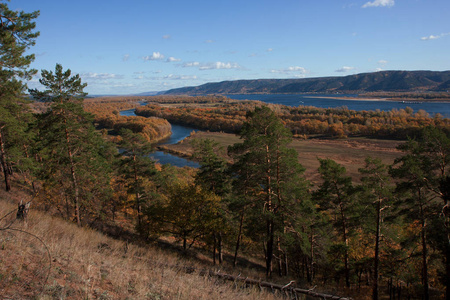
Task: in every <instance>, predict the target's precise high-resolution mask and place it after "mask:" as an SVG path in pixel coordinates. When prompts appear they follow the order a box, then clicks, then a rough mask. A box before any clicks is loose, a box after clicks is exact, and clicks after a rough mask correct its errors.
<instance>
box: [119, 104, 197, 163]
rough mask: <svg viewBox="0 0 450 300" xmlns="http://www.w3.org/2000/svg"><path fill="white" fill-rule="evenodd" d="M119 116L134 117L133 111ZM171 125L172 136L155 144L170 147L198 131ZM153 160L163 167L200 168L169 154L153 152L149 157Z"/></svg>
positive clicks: (130, 110) (189, 161)
mask: <svg viewBox="0 0 450 300" xmlns="http://www.w3.org/2000/svg"><path fill="white" fill-rule="evenodd" d="M120 115H121V116H136V114H135V113H134V109H129V110H122V111H121V112H120ZM171 125H172V135H171V136H170V137H168V138H167V139H165V140H163V141H161V142H159V143H157V144H156V146H158V145H170V144H176V143H178V142H179V141H181V140H184V139H185V138H187V137H188V136H189V135H190V134H191V132H192V131H198V130H197V129H193V128H189V127H185V126H180V125H174V124H171ZM149 156H150V157H151V158H152V159H153V160H155V161H157V162H159V163H161V164H163V165H165V164H171V165H173V166H177V167H184V166H187V167H192V168H198V167H200V165H199V163H198V162H195V161H192V160H188V159H185V158H183V157H178V156H175V155H172V154H170V153H164V152H163V151H155V152H153V153H151V154H150V155H149Z"/></svg>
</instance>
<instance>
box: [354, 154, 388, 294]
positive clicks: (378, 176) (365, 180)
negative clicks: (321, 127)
mask: <svg viewBox="0 0 450 300" xmlns="http://www.w3.org/2000/svg"><path fill="white" fill-rule="evenodd" d="M359 172H360V173H361V174H362V175H363V176H362V178H361V181H362V185H361V187H362V193H361V196H362V197H363V198H364V202H365V203H366V204H367V206H368V207H370V208H371V209H370V212H371V213H370V214H369V216H368V217H369V218H370V217H372V215H373V213H372V212H373V211H374V212H375V214H374V215H375V222H373V220H370V221H369V220H367V219H366V223H369V227H372V226H373V224H375V248H374V263H373V291H372V299H374V300H378V299H379V277H380V276H379V273H380V271H379V270H380V251H381V245H380V243H381V236H382V233H381V229H382V220H383V217H382V212H383V210H385V209H386V208H387V206H388V205H389V204H390V201H391V200H392V192H393V186H392V185H391V184H390V176H389V174H388V168H387V167H386V165H384V164H383V163H382V162H381V160H380V159H378V158H375V159H373V158H371V157H367V158H366V159H365V166H364V168H361V169H359ZM371 225H372V226H371Z"/></svg>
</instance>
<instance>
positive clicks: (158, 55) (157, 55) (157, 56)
mask: <svg viewBox="0 0 450 300" xmlns="http://www.w3.org/2000/svg"><path fill="white" fill-rule="evenodd" d="M142 59H143V60H163V59H164V55H163V54H161V53H159V52H153V53H152V55H147V56H144V57H143V58H142Z"/></svg>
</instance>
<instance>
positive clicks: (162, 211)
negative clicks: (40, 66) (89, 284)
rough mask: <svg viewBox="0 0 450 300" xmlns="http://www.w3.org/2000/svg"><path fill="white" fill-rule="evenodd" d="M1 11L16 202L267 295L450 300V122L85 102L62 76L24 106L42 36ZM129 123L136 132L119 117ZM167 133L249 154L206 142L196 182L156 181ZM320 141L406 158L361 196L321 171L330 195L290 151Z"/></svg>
mask: <svg viewBox="0 0 450 300" xmlns="http://www.w3.org/2000/svg"><path fill="white" fill-rule="evenodd" d="M0 5H1V8H2V12H3V14H5V15H6V17H4V16H2V18H4V19H2V20H5V21H4V22H2V25H1V26H2V30H4V31H2V32H7V33H8V35H7V36H6V37H4V36H0V38H1V39H2V48H4V49H6V51H7V54H3V53H4V52H2V54H1V55H2V56H1V60H2V62H4V64H3V65H2V67H1V70H0V71H1V73H0V80H1V84H0V102H1V106H0V166H1V168H0V171H1V174H2V175H1V178H2V180H3V187H2V188H3V189H4V190H5V192H6V193H12V191H14V190H16V189H21V190H24V191H27V192H28V193H29V195H30V198H32V199H33V209H38V210H42V211H45V212H46V213H48V214H50V215H53V216H57V217H58V218H61V219H63V220H66V221H67V222H72V223H75V224H77V225H78V226H79V227H88V228H92V229H96V230H100V231H104V232H106V233H109V234H111V235H113V234H116V235H119V236H118V237H119V238H120V234H121V233H122V234H124V233H132V234H133V235H132V236H133V237H134V238H135V239H136V240H135V241H132V242H139V243H144V244H151V243H155V241H158V240H168V241H170V242H171V243H173V244H174V245H178V246H179V247H180V249H181V252H182V253H188V252H190V251H191V252H192V251H193V252H199V253H200V252H202V253H209V254H208V255H209V257H210V264H211V266H215V265H220V266H223V268H228V269H230V270H245V269H242V267H243V266H242V265H241V264H242V262H243V261H245V260H247V261H253V262H254V264H255V265H258V266H260V268H261V269H263V270H264V271H263V273H262V274H263V275H262V276H265V278H267V279H270V280H279V281H281V280H285V281H286V280H295V281H297V282H298V284H299V285H300V286H304V287H314V286H317V289H318V290H320V289H321V287H327V288H329V287H333V288H336V290H338V291H339V292H342V293H345V294H351V295H355V296H354V297H355V298H356V299H364V297H366V298H367V297H369V298H372V299H387V298H390V299H399V298H401V299H403V298H405V299H406V298H408V299H409V298H411V299H414V298H415V299H420V298H421V299H433V298H434V299H442V298H444V297H445V298H446V299H450V208H449V207H450V175H449V171H450V131H449V126H450V121H449V120H448V119H445V118H443V117H441V116H439V115H436V116H433V117H430V116H428V114H427V113H426V112H424V111H418V112H416V113H414V112H413V111H412V110H408V109H406V110H398V111H397V110H393V111H389V112H384V111H351V110H348V109H346V108H339V109H321V108H314V107H303V106H299V107H286V106H280V105H263V104H262V103H260V102H255V101H231V100H229V99H227V98H225V97H222V96H204V97H193V98H189V99H188V100H186V99H185V98H186V97H184V98H183V97H166V96H164V97H148V98H145V99H144V98H143V97H136V98H134V97H121V98H104V99H86V100H85V98H86V96H87V95H86V93H85V92H84V88H85V87H86V84H85V83H83V82H82V80H81V78H80V76H79V75H78V74H75V75H74V74H72V73H71V71H70V69H66V70H65V69H64V68H63V67H62V65H60V64H56V66H55V69H54V70H42V71H41V79H40V83H41V84H42V86H43V87H44V89H43V90H38V89H31V90H28V93H29V94H26V92H27V89H26V86H25V85H24V83H23V82H22V81H21V80H26V79H29V78H31V77H30V76H31V75H33V74H34V73H36V71H35V70H29V69H28V66H29V64H30V63H31V61H33V59H34V55H25V54H24V53H25V50H26V49H28V48H29V47H31V46H32V45H33V44H34V41H35V39H36V37H37V36H38V33H37V32H35V31H34V28H35V24H34V22H33V20H34V19H35V18H36V17H37V15H38V13H31V14H26V13H20V14H19V13H18V12H13V11H10V10H8V8H7V6H6V5H5V4H3V3H2V4H0ZM8 16H9V17H8ZM11 16H13V17H14V18H12V17H11ZM15 18H16V19H18V20H20V22H17V23H16V25H17V26H12V25H11V26H10V27H8V25H7V24H8V22H10V21H11V20H13V19H15ZM8 20H9V21H8ZM5 24H6V25H5ZM19 25H20V26H19ZM4 26H7V27H4ZM5 28H6V29H5ZM25 95H26V96H25ZM28 96H29V97H28ZM141 101H147V102H148V103H149V104H148V105H146V106H140V103H139V102H141ZM132 108H136V113H137V114H138V115H139V117H121V116H120V113H119V112H120V111H121V110H125V109H132ZM169 122H173V123H179V124H185V125H190V126H193V127H195V128H199V129H207V130H211V131H224V132H232V133H236V134H238V135H239V137H240V142H238V143H236V144H234V145H231V146H230V147H228V148H227V149H224V148H222V147H220V145H219V144H218V143H217V142H215V141H213V140H211V139H204V140H197V141H196V143H195V153H194V156H195V158H196V159H197V160H198V161H199V162H200V165H201V166H200V168H198V169H193V168H187V167H185V168H177V167H173V166H170V165H159V164H157V163H155V162H154V161H152V160H151V159H150V158H149V157H148V155H149V154H150V153H151V152H152V151H153V150H154V149H153V144H154V143H155V142H156V141H158V140H159V139H161V138H164V137H165V136H167V135H168V134H170V124H169ZM311 136H313V137H315V138H317V137H318V136H319V137H324V138H345V137H347V136H366V137H372V138H375V137H377V138H378V137H385V138H386V137H389V138H394V139H401V140H403V141H404V142H403V143H401V145H400V146H399V147H398V150H399V151H401V155H400V156H399V158H398V159H396V160H395V161H394V163H393V164H392V165H386V164H383V163H382V162H381V160H379V159H377V158H371V157H367V158H366V159H365V162H364V167H362V168H360V170H359V178H358V180H355V179H354V178H352V177H350V176H348V174H347V171H346V169H345V167H343V166H342V165H340V164H339V163H337V162H336V161H334V160H332V159H329V158H324V159H319V164H320V167H319V168H318V169H317V173H318V174H319V175H320V179H321V180H320V182H319V183H312V182H311V181H310V180H308V178H306V177H305V176H304V172H305V169H304V167H303V166H302V165H301V164H300V162H299V158H298V156H299V153H297V152H296V151H295V150H293V149H292V148H290V147H289V143H290V142H291V141H292V139H293V138H302V139H308V138H310V137H311ZM119 149H120V151H119ZM225 154H227V155H228V156H229V157H231V158H232V161H231V162H229V161H227V160H225V159H224V155H225ZM117 232H118V233H119V234H118V233H117ZM226 257H227V258H228V259H226ZM1 272H2V273H1V274H2V276H0V278H2V280H3V281H2V282H5V280H6V279H7V278H9V277H8V276H9V275H7V273H8V272H7V270H3V269H2V270H1ZM242 272H243V271H242ZM5 278H6V279H5ZM4 279H5V280H4ZM11 280H13V279H11ZM6 282H8V281H6ZM368 295H370V296H368Z"/></svg>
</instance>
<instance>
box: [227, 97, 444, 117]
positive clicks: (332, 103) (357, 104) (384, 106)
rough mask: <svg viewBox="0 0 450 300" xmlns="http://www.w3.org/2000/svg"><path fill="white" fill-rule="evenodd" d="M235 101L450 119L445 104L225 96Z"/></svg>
mask: <svg viewBox="0 0 450 300" xmlns="http://www.w3.org/2000/svg"><path fill="white" fill-rule="evenodd" d="M225 96H227V97H228V98H231V99H236V100H260V101H263V102H266V103H273V104H283V105H287V106H299V105H305V106H315V107H322V108H335V107H342V106H346V107H347V108H348V109H350V110H377V109H379V110H383V111H389V110H392V109H394V108H395V109H402V108H406V107H411V108H412V109H413V110H414V111H415V112H417V111H418V110H419V109H423V110H425V111H426V112H427V113H429V114H430V115H432V116H433V115H435V114H436V113H440V114H441V115H442V116H444V117H445V118H450V103H446V102H418V103H412V102H408V101H405V102H403V101H383V100H370V101H367V100H343V99H331V98H321V97H355V98H357V97H358V95H342V94H339V95H336V94H334V95H303V94H243V95H225Z"/></svg>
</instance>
